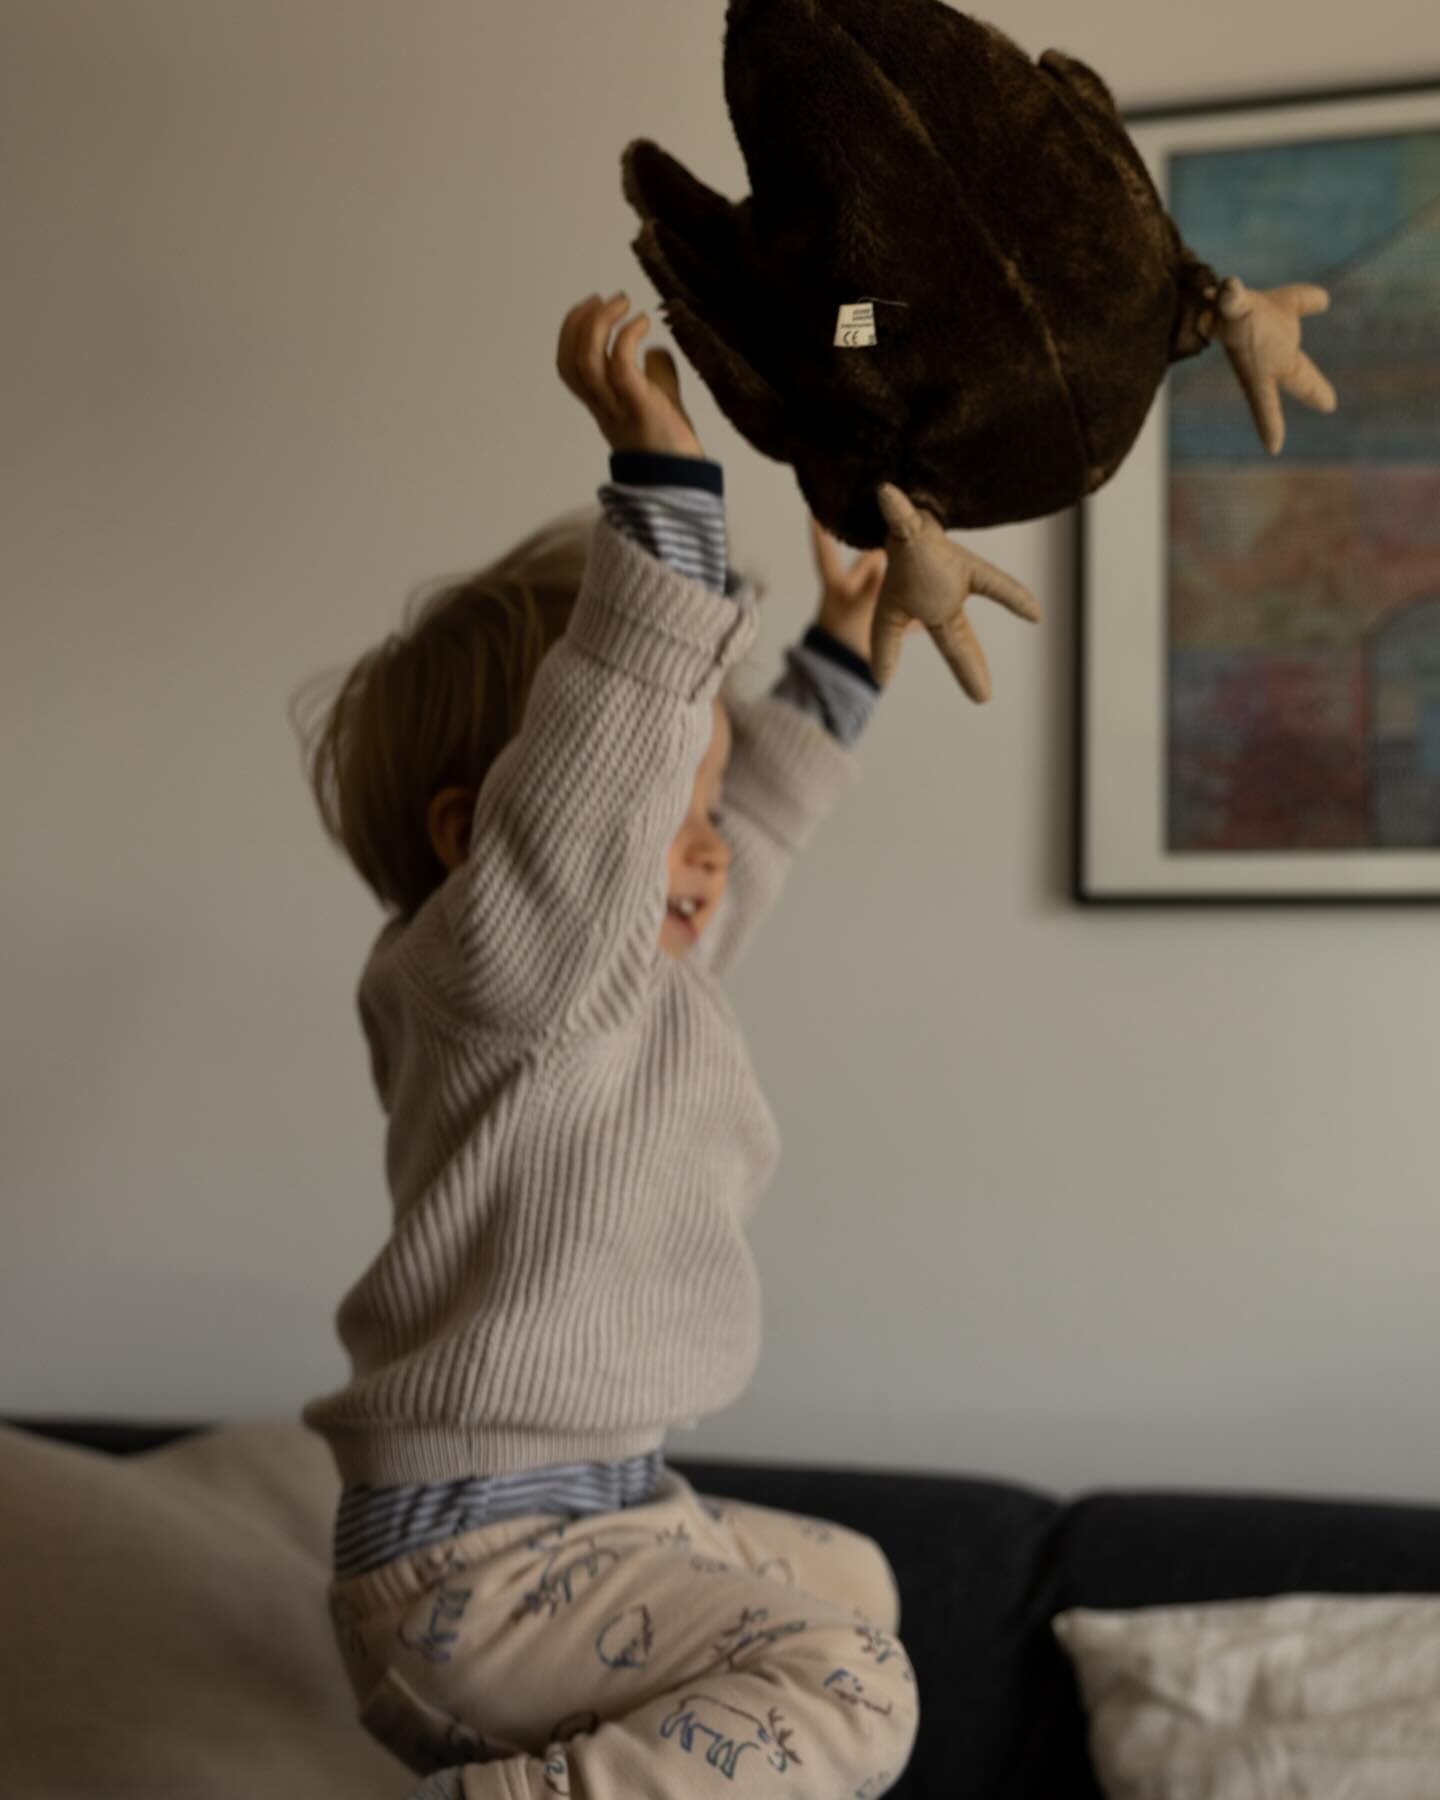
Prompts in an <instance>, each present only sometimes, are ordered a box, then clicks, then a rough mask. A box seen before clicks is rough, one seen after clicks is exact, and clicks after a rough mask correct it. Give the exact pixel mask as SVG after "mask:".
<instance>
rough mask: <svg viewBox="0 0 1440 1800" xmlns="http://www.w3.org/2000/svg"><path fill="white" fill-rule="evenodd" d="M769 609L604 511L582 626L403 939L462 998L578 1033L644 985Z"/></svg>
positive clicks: (455, 998) (616, 1014)
mask: <svg viewBox="0 0 1440 1800" xmlns="http://www.w3.org/2000/svg"><path fill="white" fill-rule="evenodd" d="M757 623H758V621H757V617H756V610H755V602H754V597H753V593H752V592H750V591H748V590H747V591H743V592H742V593H740V594H738V595H736V596H734V597H732V598H726V597H725V596H723V595H719V594H715V593H712V592H711V591H710V590H709V589H708V588H707V587H705V586H704V584H703V583H701V582H699V581H696V580H692V579H690V578H689V577H687V576H684V575H681V574H680V573H679V572H678V571H676V570H674V569H671V568H668V567H666V566H665V565H664V564H663V563H661V562H659V561H657V560H656V559H655V558H654V557H653V556H651V555H649V554H648V553H647V552H646V551H644V550H643V549H641V548H640V547H639V546H638V545H636V544H634V543H632V542H631V541H630V540H629V539H628V538H626V537H625V536H624V535H623V534H622V533H621V532H619V531H617V530H616V529H615V527H614V526H613V525H611V524H610V523H609V522H608V521H607V520H605V519H603V518H602V519H600V520H597V522H596V525H595V530H594V536H593V539H592V544H591V550H590V557H589V561H588V564H587V566H586V570H585V575H584V579H583V581H582V583H581V587H580V593H579V597H578V599H577V601H576V604H575V609H574V612H573V614H572V616H571V620H570V624H569V627H568V629H567V630H566V632H565V634H564V636H563V637H562V638H561V639H560V640H559V641H558V642H557V643H556V644H555V645H553V646H552V648H551V649H550V651H549V652H548V653H547V654H546V656H545V657H544V659H543V660H542V662H541V664H540V668H539V670H538V672H537V674H536V676H535V680H534V682H533V684H532V687H531V691H530V696H529V700H528V703H527V706H526V710H525V717H524V720H523V722H522V724H521V728H520V730H519V732H518V733H517V734H516V736H515V737H514V738H513V739H512V740H511V742H510V743H509V744H507V745H506V747H505V749H504V750H503V751H502V752H501V753H500V755H499V756H498V757H497V758H496V760H495V762H494V763H493V765H492V766H491V769H490V771H489V773H488V775H487V776H486V779H485V781H484V783H483V785H482V787H481V789H480V793H479V796H478V798H477V802H476V808H475V816H474V825H473V830H472V835H471V847H470V851H469V854H468V855H467V857H466V859H465V861H464V863H463V864H462V865H461V866H460V868H459V869H457V870H455V871H454V872H453V873H452V874H451V875H450V877H449V878H448V879H447V880H446V881H445V882H444V883H443V885H442V886H441V887H440V889H439V890H438V892H437V893H436V894H435V895H433V896H432V897H431V900H430V901H427V903H426V906H425V907H422V909H421V913H420V914H419V915H417V917H416V920H415V929H414V930H412V931H410V932H408V933H406V934H405V937H404V938H403V939H402V949H403V952H404V954H405V956H406V960H407V963H408V966H409V967H410V969H411V971H412V973H414V974H415V975H416V976H417V978H421V979H424V980H425V981H427V982H428V983H429V985H430V987H431V988H432V990H433V991H434V992H435V993H436V994H437V996H438V998H439V1000H440V1002H441V1003H442V1004H443V1005H444V1006H445V1007H446V1008H447V1009H449V1010H451V1011H454V1012H456V1013H460V1014H463V1015H466V1016H469V1017H472V1018H478V1019H479V1020H481V1021H482V1022H483V1023H484V1024H485V1025H487V1026H488V1027H489V1028H491V1029H494V1030H498V1031H501V1032H505V1033H507V1034H509V1035H535V1036H557V1035H558V1036H563V1035H566V1034H570V1033H573V1032H576V1031H586V1030H603V1029H606V1028H607V1027H610V1026H614V1025H617V1024H619V1023H620V1022H621V1021H622V1020H623V1019H624V1018H625V1017H627V1016H629V1015H630V1014H632V1013H633V1011H634V1010H635V1009H636V1008H637V1007H638V1006H640V1005H642V1004H643V1003H644V1001H645V998H646V996H647V994H648V989H649V982H650V978H651V976H652V975H653V972H654V970H655V966H656V963H657V960H658V959H659V957H660V956H661V955H662V954H663V952H662V951H661V950H660V948H659V942H660V927H661V923H662V920H663V917H664V912H665V899H666V889H665V853H666V850H667V849H668V847H669V845H670V842H671V840H672V839H673V837H674V835H675V833H676V831H677V830H678V829H679V827H680V823H681V820H682V819H683V818H684V816H685V812H686V809H687V807H688V805H689V801H690V794H691V790H692V788H693V785H694V780H695V770H696V768H697V767H698V765H699V763H700V760H701V757H702V756H703V755H704V752H705V746H706V744H707V743H708V741H709V737H710V732H711V729H712V707H711V702H712V700H713V699H714V697H715V695H716V694H717V692H718V690H719V688H720V684H721V682H722V680H723V678H724V676H725V674H726V672H727V670H728V669H730V668H731V667H732V666H733V664H734V663H735V662H736V661H737V660H738V659H739V658H740V657H741V656H743V655H744V653H745V651H746V650H747V649H748V648H749V646H750V644H751V643H752V641H753V639H754V636H755V632H756V629H757ZM427 911H428V912H429V913H430V916H429V917H428V918H427V917H425V914H426V913H427Z"/></svg>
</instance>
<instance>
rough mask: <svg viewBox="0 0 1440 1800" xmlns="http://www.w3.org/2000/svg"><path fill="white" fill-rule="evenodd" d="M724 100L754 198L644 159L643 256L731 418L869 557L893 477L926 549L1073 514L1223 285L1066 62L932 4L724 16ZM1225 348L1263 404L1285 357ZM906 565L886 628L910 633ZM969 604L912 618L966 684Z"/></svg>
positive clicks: (800, 5) (767, 0)
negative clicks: (729, 196) (977, 531)
mask: <svg viewBox="0 0 1440 1800" xmlns="http://www.w3.org/2000/svg"><path fill="white" fill-rule="evenodd" d="M725 87H726V98H727V102H728V105H729V109H730V114H731V118H732V120H733V123H734V126H735V131H736V135H737V137H738V139H739V142H740V145H741V149H742V151H743V153H744V157H745V162H746V167H747V171H748V173H749V177H750V182H751V189H752V191H751V194H750V196H749V198H747V199H746V200H744V201H742V202H740V203H739V204H732V203H731V202H729V201H727V200H725V199H724V198H723V197H721V196H720V195H718V194H716V193H714V192H713V191H712V190H710V189H709V188H707V187H705V186H704V185H703V184H702V183H700V182H698V181H697V180H696V179H695V178H694V177H693V176H692V175H691V174H690V173H689V172H688V171H687V170H685V169H684V168H683V167H682V166H681V165H680V164H679V163H677V162H676V161H675V160H674V158H673V157H670V156H669V155H667V154H666V152H665V151H663V150H661V149H660V148H659V147H658V146H657V145H655V144H652V143H649V142H647V141H645V140H639V141H637V142H635V143H632V144H630V145H629V146H628V147H627V149H626V151H625V154H624V158H623V178H624V188H625V193H626V196H627V198H628V199H629V200H630V202H631V204H632V205H633V206H634V207H635V209H636V211H637V212H638V213H639V215H640V217H641V220H642V229H641V231H640V234H639V236H638V238H637V239H636V240H635V246H634V247H635V251H636V254H637V255H638V257H639V259H640V261H641V263H642V265H643V266H644V268H645V270H646V272H647V274H648V275H649V276H650V278H651V280H652V281H653V282H654V284H655V286H656V288H657V289H658V291H659V293H660V295H661V300H662V309H663V311H664V316H665V319H666V322H667V324H668V325H669V327H670V329H671V331H672V332H673V334H674V336H675V339H676V341H677V343H678V344H679V345H680V347H681V349H682V350H683V351H684V352H685V354H686V356H687V357H688V358H689V359H690V361H691V362H692V363H693V364H694V366H695V368H696V369H697V371H698V372H699V374H700V375H701V377H702V378H703V379H704V380H705V382H706V383H707V385H708V386H709V387H710V389H711V391H712V393H713V394H714V396H715V399H716V401H717V403H718V404H719V406H720V407H721V409H722V411H724V413H725V414H726V416H727V417H728V418H729V419H730V420H731V422H732V423H733V424H734V425H735V427H736V429H737V430H739V431H740V432H741V433H742V435H743V436H745V437H746V438H747V439H748V440H749V442H750V443H751V444H752V445H754V447H755V448H756V449H758V450H760V451H761V452H762V453H763V454H765V455H767V456H771V457H774V458H776V459H777V460H780V461H784V462H788V463H791V464H792V465H793V466H794V468H795V471H796V475H797V478H798V481H799V484H800V487H801V490H802V492H803V494H804V496H805V499H806V501H807V503H808V505H809V507H810V510H811V512H812V513H813V514H814V515H815V517H816V518H817V519H818V520H819V521H820V522H821V524H822V525H824V526H825V527H826V528H827V529H828V530H829V531H830V532H831V533H832V534H833V535H834V536H836V537H837V538H840V539H842V540H843V541H845V542H847V543H849V544H852V545H854V546H856V547H857V548H873V547H877V546H879V545H881V544H888V545H890V547H891V548H892V549H893V548H894V547H895V542H896V540H895V537H894V528H893V525H892V524H891V522H890V518H888V517H887V513H886V511H885V510H883V509H882V505H881V500H880V490H881V488H882V486H884V485H885V484H893V486H894V487H895V488H896V489H898V490H900V491H901V493H902V494H903V495H904V496H908V497H909V499H910V501H911V502H912V503H913V506H914V508H915V509H916V512H917V514H918V518H919V520H920V521H922V522H923V520H924V519H925V517H926V516H927V515H928V517H930V518H931V519H933V520H934V521H935V522H936V524H937V525H938V526H939V527H940V530H941V532H942V533H943V531H944V530H950V529H955V528H964V527H984V526H991V525H999V524H1003V523H1006V522H1009V521H1012V520H1019V519H1029V518H1037V517H1041V516H1044V515H1046V514H1049V513H1053V512H1056V511H1058V510H1060V509H1062V508H1064V507H1067V506H1070V505H1073V504H1074V503H1075V502H1076V501H1077V500H1079V499H1080V498H1081V497H1082V496H1084V495H1085V494H1087V493H1090V492H1093V491H1094V489H1095V488H1097V487H1098V486H1099V485H1100V484H1101V483H1102V482H1104V481H1105V480H1107V479H1108V478H1109V477H1110V476H1111V475H1112V474H1113V473H1114V471H1115V470H1116V469H1117V468H1118V467H1119V465H1120V463H1121V461H1122V460H1123V459H1124V457H1125V455H1126V454H1127V453H1128V451H1129V449H1130V448H1131V446H1132V445H1133V443H1134V441H1135V438H1136V436H1137V435H1138V433H1139V430H1140V427H1141V425H1142V424H1143V422H1144V419H1145V416H1146V414H1147V412H1148V411H1149V408H1150V405H1151V403H1152V402H1153V399H1154V396H1155V391H1156V389H1157V387H1158V385H1159V383H1160V381H1161V380H1162V379H1163V377H1164V373H1165V370H1166V368H1167V367H1168V365H1169V363H1170V362H1171V361H1172V360H1174V359H1175V358H1176V357H1177V356H1184V355H1192V354H1194V353H1196V352H1197V351H1199V350H1201V349H1203V348H1204V347H1205V344H1206V342H1207V341H1208V337H1209V335H1210V333H1211V332H1212V331H1214V330H1215V329H1216V328H1217V326H1218V325H1219V323H1220V316H1221V315H1220V309H1219V306H1218V301H1217V289H1218V282H1217V278H1216V276H1215V274H1214V272H1213V271H1212V270H1210V269H1208V268H1206V267H1205V266H1204V265H1203V264H1201V263H1199V262H1198V261H1197V260H1196V259H1195V258H1194V257H1193V256H1192V255H1190V253H1189V252H1188V251H1187V250H1186V248H1185V246H1184V245H1183V244H1182V243H1181V241H1180V238H1179V234H1178V232H1177V231H1176V228H1175V226H1174V224H1173V222H1172V221H1171V219H1170V218H1169V217H1168V216H1167V214H1166V212H1165V210H1164V207H1163V205H1162V203H1161V201H1160V197H1159V195H1158V194H1157V192H1156V190H1155V188H1154V185H1153V183H1152V182H1151V180H1150V177H1149V174H1148V172H1147V171H1146V169H1145V166H1144V164H1143V162H1142V161H1141V159H1140V157H1139V155H1138V153H1137V152H1136V151H1135V148H1134V146H1133V144H1132V143H1131V141H1130V139H1129V136H1128V134H1127V133H1126V131H1125V129H1124V126H1123V124H1122V123H1121V121H1120V119H1119V116H1118V113H1117V112H1116V109H1115V106H1114V103H1113V101H1112V99H1111V97H1110V94H1109V92H1108V90H1107V89H1106V87H1105V85H1104V83H1103V82H1102V81H1101V80H1100V78H1099V77H1098V76H1097V75H1095V74H1094V73H1093V72H1092V71H1091V70H1089V69H1087V68H1086V67H1085V66H1084V65H1083V64H1081V63H1078V62H1075V61H1074V60H1073V59H1071V58H1068V57H1064V56H1061V55H1059V54H1058V53H1056V52H1047V53H1046V55H1045V56H1043V57H1042V58H1041V59H1040V61H1039V63H1038V64H1037V63H1035V62H1032V61H1031V60H1030V59H1029V58H1028V57H1027V56H1026V55H1025V54H1024V52H1023V51H1021V50H1020V49H1019V48H1018V47H1017V46H1016V45H1015V44H1013V43H1012V42H1011V41H1010V40H1009V39H1008V38H1007V37H1005V36H1004V35H1003V33H1001V32H999V31H997V30H995V29H994V28H993V27H992V26H990V25H987V24H984V23H982V22H980V21H978V20H976V19H972V18H970V17H967V16H966V15H965V14H962V13H958V12H955V11H954V10H953V9H952V8H951V7H949V6H947V5H944V4H942V3H941V0H731V4H730V7H729V14H728V19H727V27H726V39H725ZM1252 298H1253V297H1252ZM1259 298H1260V300H1261V301H1262V302H1263V300H1264V297H1263V296H1262V297H1259ZM860 303H872V304H873V306H874V320H875V334H876V336H875V342H874V343H873V345H871V346H869V347H866V348H855V349H849V348H845V347H843V345H841V344H838V343H837V341H836V340H837V327H838V325H839V322H840V313H841V308H842V307H845V306H853V305H857V304H860ZM1262 312H1263V306H1262ZM1266 316H1267V317H1268V315H1266ZM1226 328H1227V329H1228V326H1227V327H1226ZM1235 332H1236V334H1237V336H1238V335H1244V336H1245V338H1246V344H1247V349H1246V354H1247V355H1250V356H1251V358H1252V364H1251V367H1250V370H1249V375H1250V387H1247V391H1252V389H1253V392H1254V393H1261V392H1263V393H1264V394H1265V395H1266V396H1267V399H1266V402H1265V403H1266V404H1267V405H1268V404H1269V400H1270V399H1273V396H1274V389H1273V387H1272V386H1271V385H1270V384H1271V381H1272V377H1274V378H1275V379H1279V380H1281V381H1284V380H1285V379H1286V376H1285V375H1279V376H1275V374H1274V371H1273V370H1272V369H1271V368H1270V367H1269V366H1268V365H1264V366H1261V365H1259V364H1256V363H1254V356H1255V354H1256V350H1255V346H1256V345H1257V344H1259V343H1260V342H1261V341H1262V339H1263V341H1264V342H1265V343H1273V342H1275V341H1278V340H1273V339H1272V337H1271V334H1270V333H1268V332H1265V333H1258V334H1257V332H1256V331H1255V330H1254V329H1253V327H1250V328H1246V329H1245V331H1244V332H1243V333H1241V328H1240V327H1239V326H1236V327H1235ZM1297 350H1298V346H1297ZM1272 354H1273V352H1272ZM1283 354H1284V355H1285V356H1286V357H1288V356H1289V355H1290V349H1289V345H1288V340H1286V343H1285V346H1284V350H1283ZM1239 366H1240V364H1238V363H1237V367H1239ZM1292 373H1293V371H1292ZM1307 380H1308V375H1303V374H1302V377H1301V382H1302V385H1303V384H1304V382H1305V381H1307ZM1292 391H1298V390H1296V389H1294V388H1293V386H1292ZM1256 404H1257V402H1256V401H1255V399H1254V397H1253V394H1252V406H1254V405H1256ZM1258 416H1259V415H1258V413H1257V417H1258ZM890 514H891V515H895V508H894V506H893V504H892V506H891V507H890ZM895 516H898V515H895ZM916 537H917V539H919V540H921V541H922V542H923V544H924V545H926V546H930V545H934V544H935V543H936V541H937V540H936V534H935V533H933V532H929V531H918V530H917V532H916ZM926 553H927V554H928V551H927V552H926ZM901 560H902V565H903V566H902V567H900V568H898V569H896V570H895V571H892V573H893V576H894V579H893V580H887V584H886V592H885V594H884V595H882V601H881V617H882V618H883V617H884V616H885V614H886V612H887V611H890V610H894V609H895V608H898V609H899V610H901V611H903V612H906V613H909V614H911V615H912V616H916V617H920V616H922V614H921V612H920V611H918V610H916V609H915V608H913V607H911V606H909V605H908V604H907V595H908V594H909V593H910V584H911V582H912V580H913V579H915V571H916V570H917V569H918V567H919V564H918V563H917V562H916V561H915V560H914V559H913V558H912V559H910V560H909V561H908V562H907V561H906V560H905V559H901ZM929 586H930V587H931V589H932V591H933V588H934V584H933V582H931V583H929ZM964 598H965V595H964V594H963V593H962V594H959V595H958V596H957V597H955V600H954V605H953V607H952V608H951V610H950V611H949V613H948V614H947V615H946V616H945V617H943V618H941V619H939V620H934V619H932V618H927V620H926V622H927V624H929V625H930V629H931V631H932V635H934V636H935V637H936V641H937V643H939V644H940V646H941V648H942V650H946V651H947V657H948V658H949V660H951V666H952V667H953V668H955V669H956V673H957V675H959V674H960V667H959V665H958V664H957V662H956V661H955V660H954V658H953V657H949V650H948V649H947V645H948V646H949V648H952V649H953V648H958V637H957V636H956V633H958V630H959V625H960V620H959V617H958V609H959V608H960V607H961V606H963V602H964ZM1032 604H1033V603H1032ZM931 610H932V611H933V607H932V609H931ZM892 624H893V621H892ZM893 635H894V634H893V631H891V630H890V629H889V628H888V627H887V630H886V633H885V636H886V640H887V642H888V641H890V639H891V638H893ZM881 665H882V659H880V658H877V671H876V672H877V676H879V678H880V679H882V680H883V679H884V678H885V675H886V673H888V670H886V669H884V668H883V667H882V666H881ZM980 685H982V686H983V685H984V684H983V683H981V684H980Z"/></svg>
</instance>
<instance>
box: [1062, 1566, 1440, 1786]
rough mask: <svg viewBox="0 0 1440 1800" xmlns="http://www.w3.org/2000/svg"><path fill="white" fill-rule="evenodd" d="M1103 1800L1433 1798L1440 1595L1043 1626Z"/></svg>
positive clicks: (1302, 1597)
mask: <svg viewBox="0 0 1440 1800" xmlns="http://www.w3.org/2000/svg"><path fill="white" fill-rule="evenodd" d="M1054 1629H1055V1634H1056V1636H1057V1637H1058V1638H1059V1640H1060V1642H1061V1644H1062V1645H1063V1646H1064V1648H1065V1650H1066V1652H1067V1653H1068V1654H1069V1656H1070V1658H1071V1660H1072V1661H1073V1663H1074V1665H1075V1669H1076V1673H1077V1676H1078V1678H1079V1682H1080V1690H1081V1694H1082V1696H1083V1698H1084V1702H1085V1707H1086V1710H1087V1712H1088V1713H1089V1716H1090V1728H1091V1729H1090V1741H1091V1754H1092V1758H1093V1760H1094V1763H1095V1771H1096V1774H1097V1775H1098V1776H1099V1778H1100V1782H1101V1785H1102V1786H1103V1787H1104V1790H1105V1793H1106V1795H1107V1796H1108V1800H1282V1797H1283V1800H1312V1797H1313V1800H1436V1796H1437V1795H1440V1596H1435V1595H1414V1596H1412V1595H1387V1596H1383V1597H1372V1596H1363V1597H1357V1598H1347V1597H1344V1596H1329V1595H1314V1594H1287V1595H1285V1596H1283V1597H1281V1598H1278V1599H1273V1600H1245V1601H1228V1602H1226V1603H1224V1604H1220V1605H1214V1606H1199V1607H1146V1608H1141V1609H1139V1610H1137V1611H1134V1612H1096V1611H1091V1610H1088V1609H1086V1608H1076V1609H1074V1610H1072V1611H1070V1612H1065V1613H1061V1614H1060V1615H1059V1616H1058V1617H1057V1618H1056V1619H1055V1621H1054Z"/></svg>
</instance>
